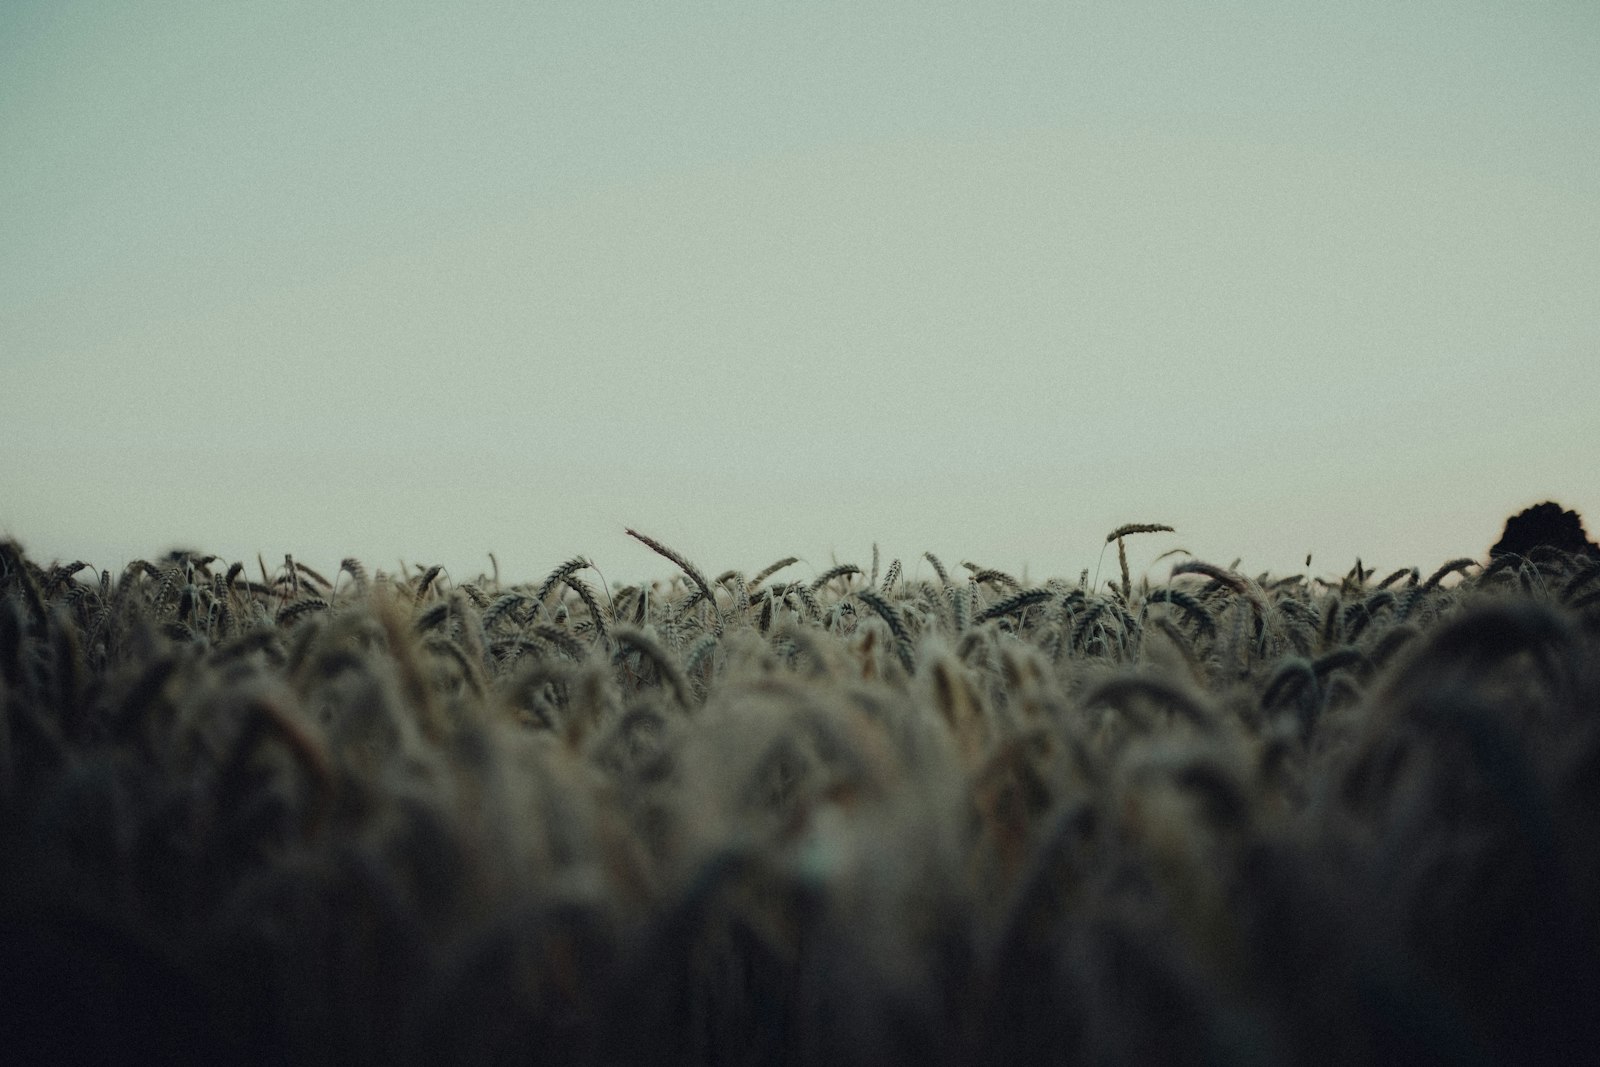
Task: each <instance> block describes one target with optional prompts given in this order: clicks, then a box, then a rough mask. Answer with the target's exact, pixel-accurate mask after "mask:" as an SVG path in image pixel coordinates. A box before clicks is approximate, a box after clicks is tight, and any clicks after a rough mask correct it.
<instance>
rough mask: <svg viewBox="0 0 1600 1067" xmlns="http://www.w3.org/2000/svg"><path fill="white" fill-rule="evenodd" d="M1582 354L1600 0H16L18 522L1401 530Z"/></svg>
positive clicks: (1327, 535)
mask: <svg viewBox="0 0 1600 1067" xmlns="http://www.w3.org/2000/svg"><path fill="white" fill-rule="evenodd" d="M1597 357H1600V6H1597V5H1596V4H1595V3H1593V0H1567V2H1552V3H1538V2H1523V3H1515V2H1511V0H1505V2H1500V3H1471V2H1463V0H1448V2H1443V0H1441V2H1403V3H1402V2H1396V0H1382V2H1371V3H1367V2H1349V0H1342V2H1340V3H1338V4H1322V3H1311V2H1309V0H1306V2H1279V3H1266V2H1234V3H1205V2H1184V3H1176V2H1175V3H1137V2H1131V0H1115V2H1106V3H1076V4H1075V3H1061V2H1056V3H1026V4H1023V3H1015V4H1004V3H993V2H991V3H965V4H937V3H930V2H926V0H920V2H894V3H887V2H872V3H802V2H794V0H790V2H784V3H766V2H755V0H739V2H730V3H716V4H713V3H695V4H678V3H666V2H655V3H637V4H611V3H604V2H601V0H583V2H579V3H556V2H549V0H539V2H528V3H509V2H507V3H492V4H490V3H485V4H477V5H456V4H441V3H437V2H435V0H430V2H426V3H422V2H417V3H410V2H397V0H383V2H376V0H374V2H365V0H360V2H352V0H342V2H340V3H337V4H329V3H326V2H325V0H318V2H316V3H309V2H308V3H295V2H286V0H270V2H260V3H255V2H238V3H234V2H225V3H219V2H217V0H198V2H193V3H180V2H159V0H82V2H73V0H5V2H3V3H0V450H3V456H4V462H3V463H0V534H7V533H8V534H9V535H11V536H13V537H16V538H18V539H20V540H21V541H22V542H23V543H24V545H25V546H26V547H27V548H28V549H29V551H30V553H31V554H33V555H34V556H35V557H36V558H38V559H40V560H42V561H48V560H50V559H52V558H57V557H59V558H61V559H63V560H67V559H73V558H84V559H88V560H89V561H90V562H92V563H94V564H96V565H97V566H107V567H113V568H115V567H117V566H119V565H120V564H121V563H122V562H124V561H126V560H128V559H131V558H134V557H136V556H145V555H152V554H155V553H158V552H161V551H164V550H165V549H167V548H170V547H173V546H174V545H187V546H193V547H196V548H200V549H203V550H206V551H210V552H215V553H218V554H220V555H222V556H224V557H226V558H244V559H252V560H253V559H254V557H255V554H256V553H257V552H258V551H259V552H261V553H263V554H264V555H265V556H266V558H267V559H268V560H269V561H274V560H279V561H281V559H282V556H283V554H284V553H285V552H292V553H294V554H295V556H296V558H300V559H304V560H306V561H307V562H310V563H311V564H312V565H313V566H318V567H328V568H332V567H336V566H337V564H338V560H339V558H340V557H341V556H344V555H357V556H360V557H362V558H363V559H365V560H366V561H367V562H368V564H369V566H375V567H385V568H392V567H393V566H394V564H395V561H396V560H397V559H400V558H404V559H405V560H407V561H413V562H423V563H433V562H440V563H444V564H446V565H447V566H449V567H450V568H451V570H452V573H454V574H455V575H456V576H457V579H458V580H463V579H464V578H467V577H470V576H471V575H473V574H476V573H477V572H478V571H479V570H481V569H485V568H486V567H487V566H488V558H487V555H486V554H487V553H488V552H490V551H493V552H495V554H496V555H497V556H498V558H499V560H500V564H501V568H502V572H503V574H504V576H505V577H507V578H508V579H511V578H537V577H539V576H540V575H542V574H543V573H544V571H545V570H547V569H548V568H549V567H550V566H553V565H554V564H555V563H556V562H558V561H559V560H561V559H563V558H566V557H568V556H571V555H574V554H577V553H582V554H585V555H588V556H589V557H590V558H592V559H593V560H595V561H596V562H597V563H598V564H599V565H600V566H601V568H602V570H603V571H605V572H606V573H607V575H608V577H610V578H611V579H612V580H617V579H623V580H627V579H632V578H637V577H640V576H665V575H667V574H669V573H670V572H671V569H672V568H671V565H670V564H668V563H667V562H666V561H665V560H660V559H658V558H656V557H653V556H651V555H650V554H649V553H648V552H647V551H646V550H645V549H644V548H642V546H639V545H637V544H635V543H634V542H632V541H631V540H629V539H628V538H627V537H626V536H625V535H624V533H623V530H624V528H625V527H627V526H633V527H636V528H638V529H641V530H644V531H646V532H648V533H651V534H653V535H654V536H656V537H658V538H660V539H661V540H663V541H665V542H667V543H668V544H670V545H672V546H674V547H675V548H677V549H679V550H680V551H682V552H683V553H684V554H686V555H688V556H689V557H690V558H692V559H694V560H695V561H696V562H697V563H698V564H699V565H700V566H701V567H702V569H704V570H706V571H710V572H713V573H715V572H717V571H721V570H723V569H725V568H728V567H742V568H745V569H747V570H753V569H755V568H758V567H760V566H762V565H764V564H766V563H768V562H770V561H772V560H774V559H777V558H779V557H781V556H785V555H790V554H794V555H799V556H802V557H804V558H805V559H806V560H807V561H808V563H809V564H810V565H812V566H813V567H815V568H817V569H820V568H822V567H825V566H827V565H828V564H829V563H831V562H832V561H833V559H834V558H837V559H839V560H840V561H846V562H860V563H862V564H863V565H865V564H866V563H867V562H868V561H869V560H870V556H871V545H872V543H873V542H874V541H876V542H878V543H879V545H880V546H881V549H882V552H883V559H884V563H885V565H886V564H887V562H888V560H889V559H890V558H892V557H896V556H898V557H901V558H903V559H904V560H905V562H906V564H907V565H908V569H913V570H914V568H911V564H912V563H913V561H915V560H917V559H918V558H919V557H920V556H921V554H922V552H923V551H924V550H932V551H933V552H935V553H936V554H938V555H939V556H940V557H941V558H942V559H943V560H944V562H945V563H946V565H947V566H950V567H952V568H953V567H955V566H956V564H957V563H959V562H960V561H961V560H973V561H975V562H978V563H982V564H984V565H989V566H999V567H1004V568H1008V569H1012V570H1016V571H1021V570H1023V569H1024V568H1026V569H1027V571H1028V573H1029V574H1030V576H1032V577H1033V578H1035V579H1042V578H1044V577H1047V576H1049V575H1052V574H1060V575H1066V576H1071V577H1076V575H1077V573H1078V570H1079V569H1080V568H1081V567H1091V568H1092V567H1094V566H1095V564H1096V562H1097V559H1098V557H1099V554H1100V551H1101V544H1102V541H1103V539H1104V536H1105V534H1106V532H1107V531H1109V530H1110V529H1111V528H1113V527H1114V526H1117V525H1119V524H1121V523H1124V522H1165V523H1170V524H1172V525H1174V526H1176V527H1177V529H1178V533H1177V534H1176V535H1158V536H1150V537H1146V538H1142V539H1136V540H1135V541H1133V542H1130V549H1132V550H1133V551H1132V552H1131V557H1132V559H1133V562H1134V564H1135V566H1136V567H1141V566H1145V565H1148V564H1149V562H1150V561H1151V560H1152V559H1154V557H1155V556H1156V555H1157V554H1159V553H1160V552H1163V551H1165V550H1167V549H1170V548H1174V547H1179V546H1181V547H1184V548H1187V549H1189V550H1191V551H1192V552H1194V553H1195V554H1196V555H1198V556H1200V557H1201V558H1204V559H1207V560H1210V561H1212V562H1216V563H1220V564H1227V563H1230V562H1231V561H1232V560H1233V559H1234V558H1235V557H1239V556H1242V557H1243V558H1244V563H1243V567H1244V568H1245V569H1246V570H1249V571H1251V572H1254V571H1258V570H1266V569H1272V570H1275V571H1285V572H1287V571H1293V570H1298V569H1299V568H1300V567H1301V565H1302V564H1303V560H1304V557H1305V555H1306V554H1307V553H1308V552H1310V553H1313V554H1314V557H1315V558H1314V560H1313V565H1312V571H1313V573H1320V574H1328V573H1335V572H1342V571H1344V570H1346V569H1348V568H1349V566H1350V565H1351V563H1352V562H1353V561H1354V559H1355V558H1356V556H1357V555H1360V556H1361V557H1363V559H1364V560H1366V561H1367V562H1368V563H1369V564H1371V565H1375V566H1382V567H1386V568H1387V567H1398V566H1403V565H1409V564H1416V565H1419V566H1423V567H1428V566H1432V565H1435V564H1437V563H1439V562H1442V561H1444V560H1446V559H1449V558H1451V557H1454V556H1457V555H1462V554H1467V555H1476V556H1481V555H1483V554H1484V553H1485V551H1486V550H1487V547H1488V546H1489V544H1491V543H1492V542H1493V541H1494V540H1495V539H1496V537H1497V536H1498V535H1499V525H1500V522H1501V521H1502V520H1503V519H1504V517H1505V516H1506V515H1507V514H1508V513H1509V512H1510V511H1512V510H1515V509H1517V508H1520V507H1522V506H1525V505H1526V504H1529V503H1533V502H1535V501H1537V500H1541V499H1544V498H1546V497H1554V498H1556V499H1558V500H1561V501H1562V502H1564V503H1565V504H1566V505H1567V506H1568V507H1576V508H1578V509H1579V510H1580V511H1582V512H1584V513H1585V514H1586V515H1587V516H1588V519H1589V522H1590V529H1591V533H1595V532H1600V531H1597V530H1596V527H1597V526H1600V476H1597V473H1596V471H1597V467H1596V463H1595V460H1596V455H1597V451H1596V449H1597V446H1596V442H1597V441H1600V360H1597ZM1113 557H1114V553H1113ZM1109 567H1110V568H1111V569H1114V568H1115V561H1114V558H1112V559H1111V560H1110V562H1109ZM1165 567H1166V563H1162V564H1160V565H1159V566H1158V567H1157V569H1156V570H1155V571H1154V572H1153V573H1154V574H1156V575H1161V574H1164V573H1165ZM802 570H803V569H802ZM921 573H927V567H926V564H923V565H922V570H921ZM796 575H797V576H801V573H800V571H799V570H797V572H796Z"/></svg>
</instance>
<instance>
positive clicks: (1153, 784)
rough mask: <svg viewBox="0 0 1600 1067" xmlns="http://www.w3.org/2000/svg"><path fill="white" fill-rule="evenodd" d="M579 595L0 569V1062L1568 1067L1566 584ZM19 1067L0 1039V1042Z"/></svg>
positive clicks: (1579, 789)
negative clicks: (1531, 1066)
mask: <svg viewBox="0 0 1600 1067" xmlns="http://www.w3.org/2000/svg"><path fill="white" fill-rule="evenodd" d="M1161 529H1166V528H1165V527H1160V526H1156V525H1146V524H1134V525H1129V526H1126V527H1123V528H1121V529H1119V530H1116V531H1113V532H1112V533H1111V535H1110V536H1109V537H1108V538H1107V539H1106V540H1107V555H1108V557H1109V556H1110V555H1111V553H1112V552H1115V554H1116V555H1117V556H1118V557H1119V558H1120V560H1121V563H1120V565H1119V566H1117V567H1116V570H1115V571H1114V572H1113V573H1112V575H1111V577H1110V578H1109V580H1100V581H1099V582H1098V584H1097V583H1096V582H1094V581H1091V580H1089V578H1088V576H1087V575H1084V576H1080V577H1077V578H1073V579H1067V580H1052V581H1048V582H1045V583H1043V584H1041V585H1038V586H1035V587H1032V588H1023V587H1022V586H1021V585H1020V583H1019V582H1018V581H1017V580H1016V579H1014V578H1013V577H1011V576H1009V575H1007V574H1004V573H1000V572H999V571H996V570H993V569H988V568H985V567H983V566H982V565H981V564H976V563H967V564H959V565H957V566H947V565H946V564H945V563H944V562H942V561H941V560H939V559H938V558H937V557H935V556H933V555H932V554H929V555H927V556H926V557H924V558H923V559H922V560H920V561H917V562H919V563H922V564H926V565H927V566H925V567H919V571H928V570H931V572H932V577H931V578H929V579H927V580H912V579H911V578H909V577H908V576H907V571H908V568H907V567H906V565H905V563H904V562H903V561H901V560H892V561H889V562H887V564H886V565H885V566H882V567H880V566H879V563H880V561H879V560H877V559H870V560H863V561H861V563H862V564H863V565H862V566H838V567H834V568H832V569H829V570H826V571H822V572H819V573H814V574H812V575H810V576H808V577H805V578H803V579H799V580H797V579H796V578H795V577H794V575H795V574H796V573H799V572H801V571H802V570H806V569H808V568H805V567H804V566H803V565H800V564H799V563H798V562H797V561H796V560H794V559H779V560H777V561H776V562H774V563H773V564H772V565H771V566H770V567H767V568H765V569H763V570H762V571H760V572H759V573H755V574H743V573H738V572H733V571H730V572H727V573H723V574H718V575H715V576H714V577H713V576H710V575H709V572H702V571H701V570H700V569H699V568H698V567H697V566H696V564H695V562H694V561H691V560H688V559H685V558H683V557H682V556H681V555H679V554H678V553H676V552H674V551H673V550H672V549H671V548H670V547H669V546H666V545H662V544H660V543H659V542H657V541H656V540H654V539H652V538H650V537H649V536H647V535H645V534H642V533H636V532H634V531H629V532H630V533H631V534H633V536H635V537H636V538H637V539H638V540H640V541H641V542H643V543H644V544H646V545H648V546H649V547H651V548H652V549H654V550H655V552H656V553H657V554H658V555H659V556H660V557H661V560H662V577H661V578H660V579H659V580H658V581H655V582H652V583H650V584H648V585H632V586H626V587H620V588H617V587H610V586H608V585H607V584H606V583H605V582H604V581H603V580H601V578H600V576H599V574H598V572H597V571H596V570H595V569H594V567H593V565H592V564H591V562H590V561H589V560H586V559H583V558H575V559H573V560H571V561H569V562H568V563H566V564H563V565H562V566H561V567H559V568H557V569H556V570H555V571H553V572H552V573H551V574H549V575H548V576H546V577H545V578H543V580H541V581H538V582H534V583H528V584H516V585H505V586H502V585H501V584H500V582H499V580H498V579H497V578H495V577H490V576H479V577H476V578H473V579H471V580H467V579H465V578H462V579H460V580H452V578H451V577H450V576H449V575H446V574H444V573H442V572H441V570H440V568H437V567H426V568H418V569H415V570H413V569H411V568H403V569H402V571H401V572H400V573H394V574H384V573H378V572H376V571H370V572H369V569H368V568H367V567H365V566H364V565H363V564H362V563H361V562H359V561H357V560H354V559H349V560H346V561H344V564H343V566H342V567H341V569H340V571H339V572H338V573H337V574H332V575H324V574H319V573H316V572H315V571H313V570H312V569H311V568H308V567H306V566H304V565H302V564H298V563H296V562H295V561H294V560H293V559H292V558H290V557H285V558H284V560H283V562H282V564H281V565H280V566H277V567H276V568H270V567H267V566H264V565H261V564H259V563H258V561H255V560H252V561H250V566H249V567H246V566H245V565H244V564H243V563H239V562H232V563H230V562H229V561H225V560H220V559H216V558H214V557H209V556H203V555H199V554H193V553H173V554H171V555H169V556H168V557H166V558H161V559H156V560H140V561H136V562H135V563H133V564H131V565H130V566H128V567H127V568H126V569H125V570H123V571H122V573H120V574H113V573H108V572H105V571H96V570H95V568H93V567H92V566H89V565H86V564H83V563H77V562H74V563H70V564H66V565H59V564H52V565H49V566H44V565H41V564H39V563H37V562H35V561H33V560H31V559H29V558H28V557H27V555H26V554H25V552H24V551H23V549H22V548H21V547H20V546H18V545H15V544H12V543H4V544H0V834H3V840H0V856H3V863H4V874H3V875H0V953H3V956H4V959H3V963H0V966H3V973H0V1002H3V1003H4V1005H5V1008H4V1011H3V1013H0V1045H3V1047H5V1048H9V1049H12V1050H15V1051H19V1052H23V1053H25V1054H26V1055H27V1056H28V1057H29V1058H30V1059H38V1058H39V1057H48V1056H50V1055H58V1056H62V1057H65V1058H83V1057H90V1058H96V1059H99V1060H101V1061H109V1062H130V1063H131V1062H150V1061H151V1059H152V1058H174V1059H175V1058H189V1057H191V1056H193V1055H195V1054H197V1053H206V1054H209V1055H213V1056H222V1057H226V1058H227V1059H226V1060H217V1061H216V1062H227V1061H232V1062H257V1063H296V1064H335V1063H337V1064H374V1065H383V1067H395V1065H401V1064H408V1063H416V1064H433V1063H512V1062H524V1063H527V1062H551V1063H562V1064H609V1063H617V1064H633V1063H659V1064H687V1063H707V1064H711V1063H715V1064H746V1063H747V1064H818V1065H822V1064H829V1065H836V1064H862V1065H867V1064H899V1063H905V1064H929V1065H941V1064H949V1065H958V1064H996V1065H998V1064H1014V1063H1096V1064H1142V1063H1196V1062H1207V1063H1228V1064H1234V1063H1237V1064H1277V1063H1296V1064H1302V1063H1328V1064H1369V1063H1389V1062H1404V1063H1408V1064H1414V1063H1446V1062H1448V1063H1494V1062H1510V1061H1512V1060H1519V1061H1522V1062H1549V1063H1556V1062H1571V1061H1573V1060H1575V1059H1577V1058H1579V1055H1580V1054H1581V1053H1583V1052H1586V1051H1588V1050H1590V1049H1591V1048H1592V1047H1593V1042H1594V1040H1595V1038H1596V1036H1597V1035H1596V1032H1595V1031H1596V1028H1597V1027H1596V1023H1595V1004H1596V1003H1600V948H1597V946H1600V562H1596V561H1595V559H1594V558H1593V557H1592V556H1591V555H1588V554H1584V553H1578V552H1567V551H1562V550H1558V549H1555V548H1550V547H1535V548H1531V549H1529V550H1528V551H1527V552H1526V554H1516V553H1511V552H1501V553H1498V554H1496V555H1495V556H1494V557H1493V558H1492V561H1490V562H1479V561H1473V560H1465V559H1463V560H1455V561H1452V562H1450V563H1448V564H1446V565H1444V566H1441V567H1438V568H1437V569H1435V570H1431V573H1429V572H1424V571H1420V570H1418V569H1414V568H1406V569H1401V570H1397V571H1395V572H1393V573H1388V574H1374V573H1371V572H1369V571H1367V570H1366V569H1364V568H1363V567H1362V566H1361V564H1359V563H1357V564H1356V565H1355V566H1354V567H1353V568H1352V569H1351V570H1350V571H1349V572H1348V573H1346V574H1344V575H1343V577H1342V578H1338V579H1329V580H1324V579H1321V578H1310V577H1306V576H1300V575H1291V576H1281V577H1274V576H1272V575H1258V576H1252V575H1247V574H1243V573H1239V572H1238V571H1237V570H1236V569H1234V568H1230V567H1224V566H1220V565H1216V564H1213V563H1210V562H1204V561H1198V560H1194V559H1190V558H1186V557H1182V556H1174V557H1170V558H1168V559H1165V560H1162V561H1161V563H1160V564H1159V566H1158V569H1159V570H1161V571H1162V572H1163V577H1162V578H1161V579H1160V580H1158V581H1155V582H1152V581H1150V580H1147V579H1139V578H1136V577H1133V576H1130V574H1129V572H1128V567H1127V562H1126V555H1125V552H1124V548H1125V542H1126V541H1127V540H1128V539H1130V538H1137V537H1141V536H1145V535H1148V534H1150V533H1151V532H1152V531H1155V530H1161ZM16 1062H22V1061H20V1060H19V1061H16Z"/></svg>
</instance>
